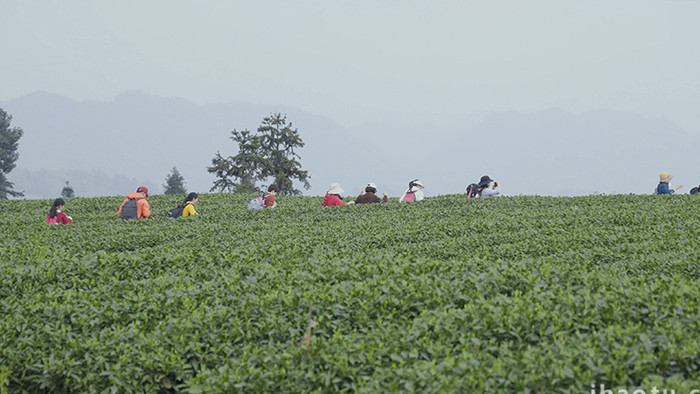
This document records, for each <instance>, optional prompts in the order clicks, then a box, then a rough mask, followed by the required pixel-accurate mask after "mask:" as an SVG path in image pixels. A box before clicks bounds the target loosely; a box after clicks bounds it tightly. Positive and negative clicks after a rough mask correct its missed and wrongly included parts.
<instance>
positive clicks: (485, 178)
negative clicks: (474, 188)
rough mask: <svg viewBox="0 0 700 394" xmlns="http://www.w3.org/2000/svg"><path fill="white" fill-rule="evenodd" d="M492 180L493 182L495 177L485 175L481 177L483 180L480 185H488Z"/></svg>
mask: <svg viewBox="0 0 700 394" xmlns="http://www.w3.org/2000/svg"><path fill="white" fill-rule="evenodd" d="M491 182H493V179H491V177H489V176H488V175H484V176H482V177H481V180H480V181H479V186H482V187H483V186H486V185H488V184H489V183H491Z"/></svg>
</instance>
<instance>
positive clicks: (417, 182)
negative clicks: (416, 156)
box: [413, 179, 425, 187]
mask: <svg viewBox="0 0 700 394" xmlns="http://www.w3.org/2000/svg"><path fill="white" fill-rule="evenodd" d="M413 184H414V185H415V186H420V187H425V185H423V182H421V181H420V179H414V180H413Z"/></svg>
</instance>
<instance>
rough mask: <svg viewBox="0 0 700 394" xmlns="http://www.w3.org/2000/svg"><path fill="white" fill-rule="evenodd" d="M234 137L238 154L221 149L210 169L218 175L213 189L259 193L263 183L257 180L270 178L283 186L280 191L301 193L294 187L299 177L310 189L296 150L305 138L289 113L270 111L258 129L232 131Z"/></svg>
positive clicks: (287, 193) (307, 174)
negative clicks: (289, 116)
mask: <svg viewBox="0 0 700 394" xmlns="http://www.w3.org/2000/svg"><path fill="white" fill-rule="evenodd" d="M230 138H231V140H232V141H233V142H235V143H236V144H238V153H237V154H236V155H235V156H229V157H223V156H222V155H221V153H220V152H216V155H215V156H214V158H213V159H212V165H211V166H210V167H208V168H207V170H208V171H209V172H210V173H213V174H214V175H215V176H216V180H215V181H214V186H213V187H212V188H211V190H212V191H215V190H219V191H230V192H238V193H251V192H255V193H257V192H260V191H262V190H264V189H265V187H264V185H262V186H258V182H263V181H266V180H271V181H272V182H273V183H276V184H277V185H278V186H279V188H280V194H286V195H298V194H301V191H300V190H297V189H295V188H294V184H293V181H294V180H297V181H299V182H301V183H302V184H303V185H304V188H305V189H309V188H311V185H310V184H309V181H308V179H309V177H310V176H309V172H308V171H307V170H303V169H302V168H301V163H300V162H299V160H300V159H301V156H299V154H298V153H297V151H296V150H297V149H299V148H302V147H304V145H305V144H304V141H303V140H302V139H301V137H300V136H299V131H298V130H297V129H292V123H291V122H288V121H287V117H286V115H284V116H283V115H282V114H280V113H275V114H271V115H270V116H268V117H266V118H264V119H263V121H262V124H261V125H260V127H258V129H257V132H255V133H253V132H251V131H249V130H241V131H239V130H235V129H234V130H233V131H232V132H231V137H230Z"/></svg>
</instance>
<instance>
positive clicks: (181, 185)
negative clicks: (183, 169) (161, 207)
mask: <svg viewBox="0 0 700 394" xmlns="http://www.w3.org/2000/svg"><path fill="white" fill-rule="evenodd" d="M163 189H165V192H164V193H163V194H184V193H186V192H187V188H186V187H185V178H184V177H183V176H182V175H180V171H178V170H177V167H173V169H172V170H170V174H169V175H168V176H167V177H166V178H165V184H164V185H163Z"/></svg>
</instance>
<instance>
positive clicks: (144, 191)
mask: <svg viewBox="0 0 700 394" xmlns="http://www.w3.org/2000/svg"><path fill="white" fill-rule="evenodd" d="M136 193H145V194H146V197H150V196H149V195H148V188H147V187H146V186H139V188H138V189H136Z"/></svg>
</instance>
